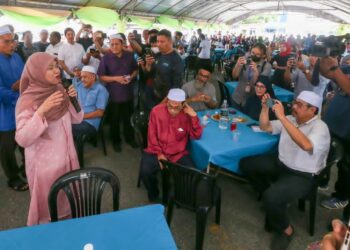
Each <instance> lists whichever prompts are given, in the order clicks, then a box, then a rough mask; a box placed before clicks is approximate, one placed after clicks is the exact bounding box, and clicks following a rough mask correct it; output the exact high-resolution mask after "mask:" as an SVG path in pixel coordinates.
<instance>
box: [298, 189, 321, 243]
mask: <svg viewBox="0 0 350 250" xmlns="http://www.w3.org/2000/svg"><path fill="white" fill-rule="evenodd" d="M307 199H308V200H309V202H310V204H309V210H310V211H309V234H310V236H313V235H314V232H315V218H316V203H317V187H316V189H314V190H312V191H311V192H310V194H309V196H308V197H307ZM298 207H299V210H300V211H302V212H304V211H305V199H299V202H298Z"/></svg>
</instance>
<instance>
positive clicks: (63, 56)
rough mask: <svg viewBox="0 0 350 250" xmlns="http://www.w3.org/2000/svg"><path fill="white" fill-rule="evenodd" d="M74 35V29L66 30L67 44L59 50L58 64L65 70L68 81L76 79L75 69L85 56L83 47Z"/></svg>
mask: <svg viewBox="0 0 350 250" xmlns="http://www.w3.org/2000/svg"><path fill="white" fill-rule="evenodd" d="M74 34H75V33H74V30H73V29H72V28H66V29H65V30H64V35H65V36H66V39H67V43H64V44H63V45H62V46H61V47H60V49H59V50H58V57H57V58H58V62H59V64H60V66H61V67H62V69H63V70H64V75H65V77H66V78H67V79H71V78H73V77H74V73H73V69H74V67H75V66H77V65H79V64H81V63H82V58H83V56H84V54H85V50H84V48H83V46H82V45H81V44H79V43H76V42H75V41H74Z"/></svg>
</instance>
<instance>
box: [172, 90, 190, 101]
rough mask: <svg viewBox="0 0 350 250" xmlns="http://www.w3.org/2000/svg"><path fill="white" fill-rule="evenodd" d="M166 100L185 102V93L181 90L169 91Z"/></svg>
mask: <svg viewBox="0 0 350 250" xmlns="http://www.w3.org/2000/svg"><path fill="white" fill-rule="evenodd" d="M168 99H169V100H171V101H176V102H183V101H185V100H186V93H185V91H183V90H182V89H171V90H169V93H168Z"/></svg>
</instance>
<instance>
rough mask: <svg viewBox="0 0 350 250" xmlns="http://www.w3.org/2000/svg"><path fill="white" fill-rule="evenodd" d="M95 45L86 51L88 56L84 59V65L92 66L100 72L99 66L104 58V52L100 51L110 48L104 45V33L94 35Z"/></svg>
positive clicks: (99, 32)
mask: <svg viewBox="0 0 350 250" xmlns="http://www.w3.org/2000/svg"><path fill="white" fill-rule="evenodd" d="M93 37H94V44H92V45H91V46H89V47H88V48H87V50H86V54H85V55H84V57H83V64H84V65H89V66H92V67H94V68H95V69H96V71H97V70H98V66H99V65H100V61H101V58H102V57H103V51H100V49H99V48H102V49H103V50H105V49H108V46H107V45H105V44H104V43H103V40H104V39H103V32H102V31H96V32H95V33H94V35H93Z"/></svg>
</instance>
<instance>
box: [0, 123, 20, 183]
mask: <svg viewBox="0 0 350 250" xmlns="http://www.w3.org/2000/svg"><path fill="white" fill-rule="evenodd" d="M15 132H16V131H15V130H11V131H0V162H1V166H2V168H3V170H4V172H5V175H6V177H7V179H8V182H9V183H10V182H13V181H16V180H18V179H19V173H20V171H21V170H20V168H19V167H18V164H17V160H16V155H15V151H16V147H17V144H16V141H15ZM21 153H23V150H21ZM23 159H24V158H23Z"/></svg>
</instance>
